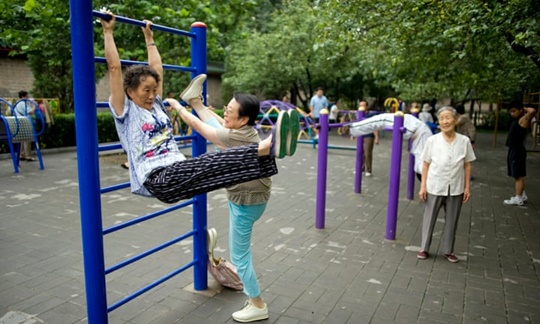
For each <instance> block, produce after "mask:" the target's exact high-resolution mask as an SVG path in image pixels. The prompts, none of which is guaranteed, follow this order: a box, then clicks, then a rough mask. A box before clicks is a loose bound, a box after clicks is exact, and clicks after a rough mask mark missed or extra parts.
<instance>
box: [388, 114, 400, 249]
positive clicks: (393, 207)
mask: <svg viewBox="0 0 540 324" xmlns="http://www.w3.org/2000/svg"><path fill="white" fill-rule="evenodd" d="M403 120H404V118H403V113H402V112H401V111H398V112H396V113H395V114H394V128H393V132H392V157H391V160H390V180H389V185H388V187H389V190H388V210H387V214H386V239H387V240H395V239H396V223H397V211H398V199H399V178H400V173H401V153H402V151H403V143H402V141H403V130H404V128H403Z"/></svg>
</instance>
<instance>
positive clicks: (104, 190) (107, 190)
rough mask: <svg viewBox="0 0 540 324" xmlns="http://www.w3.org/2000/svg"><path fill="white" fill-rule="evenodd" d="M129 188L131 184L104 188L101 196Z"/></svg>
mask: <svg viewBox="0 0 540 324" xmlns="http://www.w3.org/2000/svg"><path fill="white" fill-rule="evenodd" d="M126 188H129V182H123V183H118V184H115V185H112V186H109V187H103V188H101V189H100V192H101V194H105V193H109V192H111V191H116V190H120V189H126Z"/></svg>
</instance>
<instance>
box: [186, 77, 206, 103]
mask: <svg viewBox="0 0 540 324" xmlns="http://www.w3.org/2000/svg"><path fill="white" fill-rule="evenodd" d="M204 81H206V74H199V75H197V76H196V77H194V78H193V79H192V80H191V81H190V82H189V85H188V86H187V87H186V89H184V91H182V93H181V94H180V99H182V100H183V101H184V102H185V103H187V104H189V100H190V99H197V98H202V91H203V84H204Z"/></svg>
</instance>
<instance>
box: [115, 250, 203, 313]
mask: <svg viewBox="0 0 540 324" xmlns="http://www.w3.org/2000/svg"><path fill="white" fill-rule="evenodd" d="M197 262H198V261H197V260H195V259H194V260H193V261H191V262H190V263H188V264H186V265H184V266H183V267H181V268H178V269H176V270H174V271H172V272H170V273H169V274H168V275H166V276H163V277H162V278H161V279H158V280H156V281H154V282H152V283H150V284H148V285H146V286H145V287H143V288H141V289H139V290H137V291H136V292H134V293H133V294H131V295H129V296H126V297H125V298H123V299H121V300H119V301H117V302H116V303H114V304H113V305H111V306H109V307H108V308H107V312H109V313H110V312H112V311H113V310H115V309H117V308H118V307H120V306H122V305H124V304H125V303H127V302H128V301H130V300H132V299H134V298H135V297H137V296H139V295H141V294H144V293H145V292H147V291H148V290H150V289H152V288H154V287H155V286H157V285H159V284H161V283H163V282H165V281H167V280H169V279H171V278H172V277H174V276H176V275H177V274H179V273H182V272H184V271H185V270H187V269H189V268H191V267H193V266H194V265H195V264H197Z"/></svg>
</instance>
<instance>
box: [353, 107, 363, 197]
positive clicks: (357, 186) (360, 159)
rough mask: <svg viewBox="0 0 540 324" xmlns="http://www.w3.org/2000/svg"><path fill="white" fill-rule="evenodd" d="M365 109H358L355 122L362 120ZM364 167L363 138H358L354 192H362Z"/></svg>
mask: <svg viewBox="0 0 540 324" xmlns="http://www.w3.org/2000/svg"><path fill="white" fill-rule="evenodd" d="M365 113H366V109H365V108H364V107H360V108H358V112H357V115H356V120H362V119H364V116H365ZM363 166H364V136H358V137H357V138H356V177H355V180H354V192H355V193H361V192H362V167H363Z"/></svg>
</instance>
